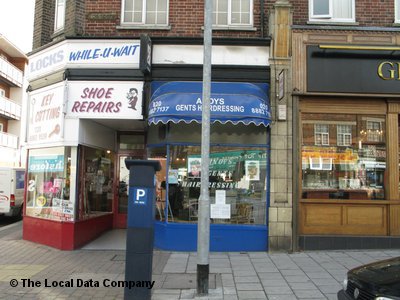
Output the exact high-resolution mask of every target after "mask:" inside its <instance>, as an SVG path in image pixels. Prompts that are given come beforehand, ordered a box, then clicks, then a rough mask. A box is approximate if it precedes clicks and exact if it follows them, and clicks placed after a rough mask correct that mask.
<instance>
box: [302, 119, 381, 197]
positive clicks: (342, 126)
mask: <svg viewBox="0 0 400 300" xmlns="http://www.w3.org/2000/svg"><path fill="white" fill-rule="evenodd" d="M327 120H329V121H327ZM322 128H323V130H322ZM302 131H303V136H302V198H303V199H364V200H368V199H370V200H376V199H384V198H385V193H384V190H385V177H386V140H385V116H369V115H342V114H341V115H333V114H329V115H328V114H302ZM322 132H323V134H324V135H323V138H322V137H321V134H322ZM321 141H324V142H321Z"/></svg>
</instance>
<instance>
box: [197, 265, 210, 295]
mask: <svg viewBox="0 0 400 300" xmlns="http://www.w3.org/2000/svg"><path fill="white" fill-rule="evenodd" d="M209 275H210V265H197V295H199V296H202V295H208V277H209Z"/></svg>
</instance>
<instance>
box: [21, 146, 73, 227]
mask: <svg viewBox="0 0 400 300" xmlns="http://www.w3.org/2000/svg"><path fill="white" fill-rule="evenodd" d="M71 159H72V157H71V147H65V148H64V147H55V148H42V149H32V150H30V151H29V158H28V187H27V201H26V203H27V205H26V215H27V216H30V217H36V218H43V219H49V220H55V221H74V202H73V199H71V198H70V188H71V180H70V178H71Z"/></svg>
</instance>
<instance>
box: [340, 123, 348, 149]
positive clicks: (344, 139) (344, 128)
mask: <svg viewBox="0 0 400 300" xmlns="http://www.w3.org/2000/svg"><path fill="white" fill-rule="evenodd" d="M337 145H338V146H350V145H351V126H350V125H337Z"/></svg>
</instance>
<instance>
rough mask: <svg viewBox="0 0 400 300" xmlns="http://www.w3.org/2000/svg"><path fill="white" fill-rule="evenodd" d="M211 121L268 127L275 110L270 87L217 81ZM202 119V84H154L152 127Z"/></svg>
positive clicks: (212, 100)
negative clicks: (272, 111) (270, 104)
mask: <svg viewBox="0 0 400 300" xmlns="http://www.w3.org/2000/svg"><path fill="white" fill-rule="evenodd" d="M210 112H211V122H217V121H218V122H220V123H227V122H231V123H233V124H237V123H243V124H246V125H247V124H251V123H252V124H255V125H264V126H268V125H269V124H270V122H271V111H270V107H269V100H268V85H267V84H252V83H241V82H213V83H212V84H211V97H210ZM201 119H202V83H201V82H153V83H152V96H151V102H150V107H149V124H151V123H154V124H157V123H158V122H162V123H168V122H174V123H178V122H181V121H182V122H186V123H190V122H193V121H194V122H198V123H200V122H201Z"/></svg>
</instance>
